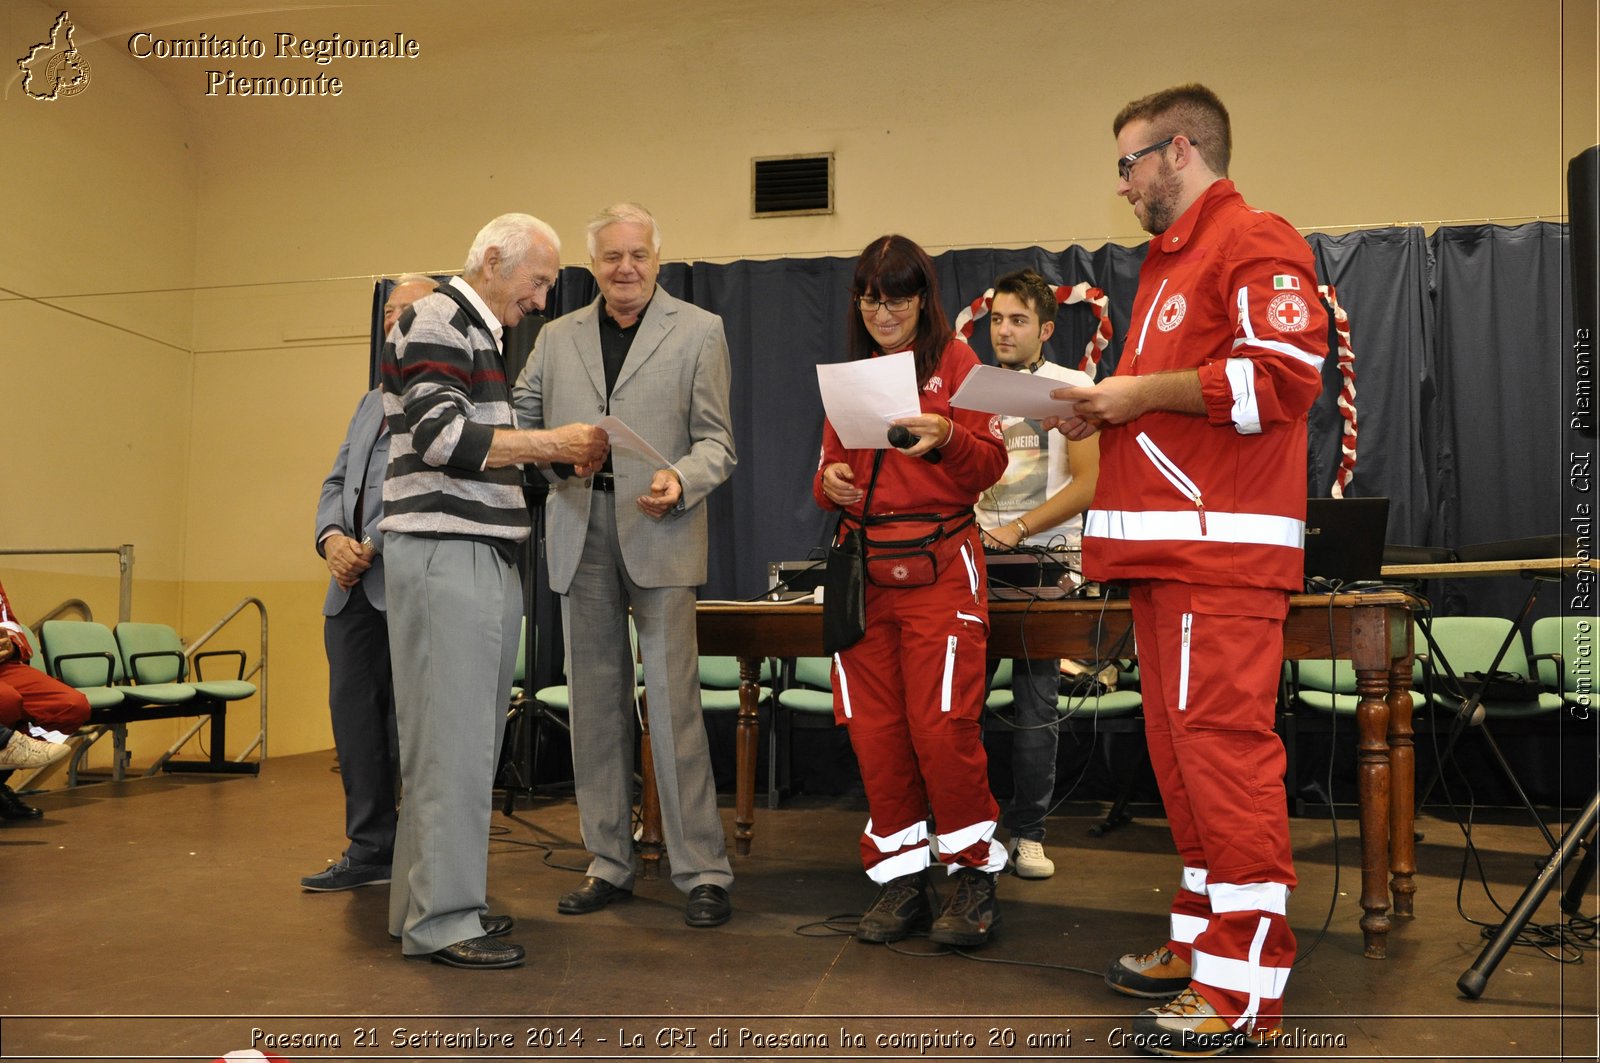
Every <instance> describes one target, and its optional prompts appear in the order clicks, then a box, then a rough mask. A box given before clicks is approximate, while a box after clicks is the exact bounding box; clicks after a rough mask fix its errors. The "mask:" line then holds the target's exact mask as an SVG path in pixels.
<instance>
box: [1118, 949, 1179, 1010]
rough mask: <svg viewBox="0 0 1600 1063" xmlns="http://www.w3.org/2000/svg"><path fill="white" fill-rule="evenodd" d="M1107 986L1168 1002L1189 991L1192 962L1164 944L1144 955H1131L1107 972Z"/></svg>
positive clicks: (1130, 994)
mask: <svg viewBox="0 0 1600 1063" xmlns="http://www.w3.org/2000/svg"><path fill="white" fill-rule="evenodd" d="M1106 985H1108V986H1110V987H1111V988H1112V989H1115V990H1116V991H1117V992H1119V993H1123V994H1125V995H1127V996H1130V997H1148V998H1149V999H1151V1000H1166V999H1169V998H1171V997H1175V996H1177V995H1178V994H1179V993H1181V992H1183V991H1184V990H1185V989H1187V988H1189V961H1188V960H1184V959H1180V958H1179V957H1178V956H1177V955H1175V954H1174V953H1173V951H1172V950H1171V949H1169V948H1167V947H1166V946H1165V945H1163V946H1161V947H1160V948H1159V949H1156V950H1155V951H1154V952H1147V953H1145V954H1144V955H1143V956H1135V955H1133V954H1132V953H1129V954H1128V955H1126V956H1124V957H1122V959H1120V960H1118V961H1117V962H1116V963H1113V964H1112V965H1111V967H1110V969H1109V970H1107V971H1106Z"/></svg>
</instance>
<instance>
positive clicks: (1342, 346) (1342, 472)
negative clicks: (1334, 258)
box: [1317, 284, 1356, 498]
mask: <svg viewBox="0 0 1600 1063" xmlns="http://www.w3.org/2000/svg"><path fill="white" fill-rule="evenodd" d="M1317 294H1319V295H1321V296H1322V297H1323V298H1324V299H1326V300H1327V301H1328V307H1329V308H1330V309H1331V310H1332V311H1333V327H1334V330H1335V332H1337V334H1338V336H1339V363H1338V364H1339V376H1340V377H1342V378H1343V383H1341V384H1340V385H1339V416H1340V417H1343V418H1344V432H1343V433H1342V434H1341V436H1340V438H1339V471H1338V473H1336V474H1335V475H1334V478H1333V488H1332V490H1331V491H1329V494H1331V495H1332V496H1333V497H1334V498H1343V497H1344V489H1345V488H1346V487H1349V486H1350V478H1351V477H1352V476H1354V475H1355V474H1356V352H1355V348H1353V347H1351V346H1350V315H1349V314H1347V313H1345V312H1344V307H1342V306H1340V305H1339V296H1338V293H1337V292H1335V291H1334V289H1333V285H1331V284H1319V285H1317Z"/></svg>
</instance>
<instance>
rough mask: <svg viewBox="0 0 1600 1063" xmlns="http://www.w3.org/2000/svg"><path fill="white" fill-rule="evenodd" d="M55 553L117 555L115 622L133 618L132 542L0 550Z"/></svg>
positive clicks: (1, 552)
mask: <svg viewBox="0 0 1600 1063" xmlns="http://www.w3.org/2000/svg"><path fill="white" fill-rule="evenodd" d="M57 554H115V555H116V557H117V570H118V572H119V573H120V579H119V581H118V587H117V622H118V623H119V624H120V623H121V622H123V621H124V620H132V619H133V544H132V543H123V544H122V545H121V546H88V547H83V548H81V549H71V548H62V547H52V548H50V549H45V550H17V549H5V550H0V557H7V556H12V555H24V556H33V555H41V556H42V555H52V556H53V555H57Z"/></svg>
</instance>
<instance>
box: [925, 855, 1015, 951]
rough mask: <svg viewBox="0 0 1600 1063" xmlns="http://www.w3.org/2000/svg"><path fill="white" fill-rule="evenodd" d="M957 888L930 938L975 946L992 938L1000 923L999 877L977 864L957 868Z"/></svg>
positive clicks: (968, 946)
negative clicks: (997, 891)
mask: <svg viewBox="0 0 1600 1063" xmlns="http://www.w3.org/2000/svg"><path fill="white" fill-rule="evenodd" d="M955 880H956V891H955V892H954V893H952V894H951V895H950V899H949V900H948V901H946V902H945V906H944V911H942V912H940V913H939V918H937V919H935V920H934V921H933V930H932V931H931V932H930V933H929V934H928V940H929V941H932V942H934V943H935V944H938V945H959V946H964V947H967V948H971V947H974V946H977V945H982V944H984V943H986V942H987V941H988V940H989V937H990V935H991V934H992V933H993V931H994V928H995V927H996V926H998V925H999V924H1000V905H999V902H998V901H997V900H996V899H995V890H994V884H995V876H994V875H992V874H990V873H989V872H987V871H984V870H982V869H980V868H976V867H963V868H957V869H956V873H955Z"/></svg>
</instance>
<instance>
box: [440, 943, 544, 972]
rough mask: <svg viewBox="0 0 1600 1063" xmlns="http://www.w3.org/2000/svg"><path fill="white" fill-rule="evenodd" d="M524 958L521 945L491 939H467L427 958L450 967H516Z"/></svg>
mask: <svg viewBox="0 0 1600 1063" xmlns="http://www.w3.org/2000/svg"><path fill="white" fill-rule="evenodd" d="M523 956H524V953H523V950H522V946H521V945H512V944H510V943H509V942H505V941H496V940H494V939H493V938H489V937H481V938H468V939H467V940H465V941H458V942H456V943H455V944H454V945H447V946H446V947H444V948H442V949H440V950H439V951H438V952H435V953H433V954H432V956H430V957H429V958H430V959H431V960H433V962H434V963H447V964H449V965H450V966H451V967H478V968H483V969H486V970H487V969H492V968H496V967H517V966H520V965H521V964H522V958H523Z"/></svg>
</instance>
